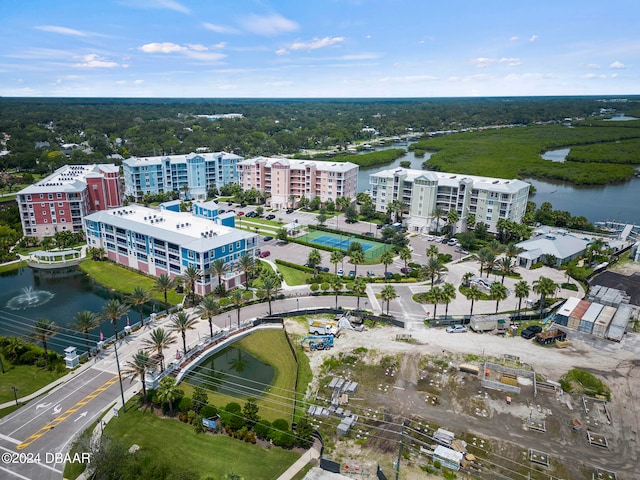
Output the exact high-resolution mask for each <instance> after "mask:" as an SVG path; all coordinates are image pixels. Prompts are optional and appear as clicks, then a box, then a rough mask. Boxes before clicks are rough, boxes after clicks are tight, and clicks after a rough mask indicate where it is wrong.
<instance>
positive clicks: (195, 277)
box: [182, 260, 217, 305]
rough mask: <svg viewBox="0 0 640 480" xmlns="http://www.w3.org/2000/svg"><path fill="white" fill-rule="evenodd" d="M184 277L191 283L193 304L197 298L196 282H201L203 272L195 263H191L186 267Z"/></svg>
mask: <svg viewBox="0 0 640 480" xmlns="http://www.w3.org/2000/svg"><path fill="white" fill-rule="evenodd" d="M216 261H217V260H216ZM214 263H215V262H214ZM182 278H183V279H184V281H185V282H187V283H188V284H189V287H190V293H189V294H190V296H191V304H192V305H193V303H194V301H195V298H196V282H199V281H200V279H201V278H202V272H201V271H200V270H198V269H197V268H196V267H195V266H194V265H189V266H188V267H187V268H185V270H184V273H183V274H182Z"/></svg>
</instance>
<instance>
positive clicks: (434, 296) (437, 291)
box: [425, 287, 443, 320]
mask: <svg viewBox="0 0 640 480" xmlns="http://www.w3.org/2000/svg"><path fill="white" fill-rule="evenodd" d="M425 297H426V298H427V300H428V301H429V302H430V303H433V319H434V320H435V319H436V310H437V308H438V303H440V302H441V301H442V297H443V295H442V288H440V287H432V288H431V290H429V291H428V292H427V293H426V295H425Z"/></svg>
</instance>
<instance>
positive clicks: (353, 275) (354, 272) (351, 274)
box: [349, 270, 356, 278]
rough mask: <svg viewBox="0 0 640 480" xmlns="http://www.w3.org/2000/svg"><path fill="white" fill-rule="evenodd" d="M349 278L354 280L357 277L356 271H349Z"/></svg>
mask: <svg viewBox="0 0 640 480" xmlns="http://www.w3.org/2000/svg"><path fill="white" fill-rule="evenodd" d="M349 276H350V277H351V278H354V277H355V276H356V271H355V270H349Z"/></svg>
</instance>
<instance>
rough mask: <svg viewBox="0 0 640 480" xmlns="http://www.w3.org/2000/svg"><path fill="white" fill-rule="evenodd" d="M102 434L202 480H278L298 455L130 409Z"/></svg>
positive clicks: (149, 412) (115, 419)
mask: <svg viewBox="0 0 640 480" xmlns="http://www.w3.org/2000/svg"><path fill="white" fill-rule="evenodd" d="M105 434H106V435H108V436H111V437H113V438H116V439H118V440H120V441H122V442H124V444H125V446H127V447H129V446H131V445H133V444H136V445H139V446H140V452H142V453H147V454H150V456H152V457H157V458H165V459H168V458H173V459H176V460H177V461H179V462H181V463H184V464H185V465H188V466H189V467H190V468H194V469H196V470H197V471H198V473H199V474H200V477H201V478H205V477H206V476H211V477H212V478H222V477H223V476H224V475H225V474H226V473H228V472H229V471H233V472H234V473H236V474H238V475H241V476H242V477H244V478H245V479H247V480H248V479H252V478H255V479H258V478H259V479H264V480H270V479H277V478H278V477H279V476H280V475H281V474H282V473H283V472H284V471H285V470H286V469H287V468H289V466H290V465H291V464H292V463H294V462H295V461H296V460H297V459H298V458H299V457H300V455H299V454H298V453H296V452H292V451H289V450H283V449H280V448H271V449H268V450H267V449H265V448H263V447H261V446H258V445H252V444H250V443H245V442H242V441H240V440H235V439H233V438H230V437H227V436H226V435H208V434H196V433H195V431H194V429H193V426H191V425H189V424H186V423H182V422H180V421H178V420H173V419H162V418H159V417H158V416H156V414H155V413H153V412H151V411H143V410H137V409H133V408H132V409H129V411H128V412H126V413H124V414H120V417H118V418H114V419H113V420H112V421H110V422H109V424H108V425H107V427H106V429H105Z"/></svg>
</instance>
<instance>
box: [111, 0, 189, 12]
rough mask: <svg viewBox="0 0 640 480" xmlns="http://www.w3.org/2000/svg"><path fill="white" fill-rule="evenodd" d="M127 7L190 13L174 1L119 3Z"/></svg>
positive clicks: (130, 1) (141, 0)
mask: <svg viewBox="0 0 640 480" xmlns="http://www.w3.org/2000/svg"><path fill="white" fill-rule="evenodd" d="M119 3H121V4H122V5H125V6H127V7H134V8H144V9H152V8H153V9H162V10H173V11H174V12H179V13H191V10H189V9H188V8H187V7H185V6H184V5H182V4H181V3H179V2H176V1H174V0H127V1H121V2H119Z"/></svg>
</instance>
